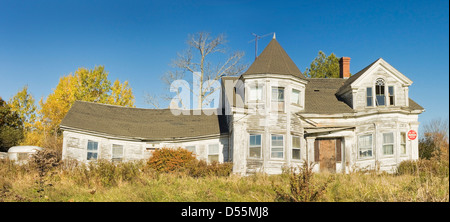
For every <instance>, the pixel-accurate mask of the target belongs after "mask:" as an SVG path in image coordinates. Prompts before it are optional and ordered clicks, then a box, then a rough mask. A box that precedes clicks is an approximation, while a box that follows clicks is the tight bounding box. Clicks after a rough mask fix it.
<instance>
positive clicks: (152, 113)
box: [60, 101, 228, 140]
mask: <svg viewBox="0 0 450 222" xmlns="http://www.w3.org/2000/svg"><path fill="white" fill-rule="evenodd" d="M225 118H226V116H224V115H206V114H203V113H202V114H201V115H174V114H172V112H171V110H170V109H141V108H128V107H121V106H114V105H105V104H97V103H91V102H81V101H76V102H75V103H74V104H73V105H72V108H71V109H70V110H69V112H68V113H67V115H66V116H65V117H64V119H63V120H62V122H61V124H60V126H61V128H62V129H65V128H74V129H79V130H83V131H92V132H96V133H102V134H107V135H111V136H118V137H128V138H135V139H142V140H172V139H175V138H189V137H199V136H210V135H219V134H223V133H228V128H227V124H226V119H225Z"/></svg>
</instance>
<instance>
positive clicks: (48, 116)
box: [24, 66, 134, 151]
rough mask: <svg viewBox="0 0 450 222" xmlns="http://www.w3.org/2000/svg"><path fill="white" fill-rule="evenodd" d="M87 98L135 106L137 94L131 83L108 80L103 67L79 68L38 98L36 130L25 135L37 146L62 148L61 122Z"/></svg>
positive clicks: (100, 101) (97, 101)
mask: <svg viewBox="0 0 450 222" xmlns="http://www.w3.org/2000/svg"><path fill="white" fill-rule="evenodd" d="M76 100H80V101H87V102H96V103H104V104H113V105H121V106H128V107H133V106H134V95H133V93H132V89H131V88H130V87H129V86H128V82H127V81H125V82H124V83H123V84H122V83H120V81H119V80H116V81H115V82H114V84H113V85H111V81H109V80H108V72H106V71H105V69H104V66H96V67H95V68H94V69H86V68H83V67H82V68H78V70H76V71H75V73H74V74H69V75H67V76H63V77H61V78H60V79H59V83H58V85H57V86H56V88H55V89H54V90H53V92H52V93H51V94H50V95H49V96H48V97H47V98H46V99H45V100H44V99H43V98H42V99H41V100H40V101H39V105H40V109H39V110H38V114H39V117H38V118H37V120H36V121H35V124H34V128H35V129H36V132H35V133H34V134H30V135H28V136H26V138H25V140H24V141H25V142H27V143H28V145H38V146H43V147H47V148H54V149H56V150H59V151H60V150H61V148H62V136H61V132H60V130H59V125H60V124H61V121H62V119H63V118H64V117H65V115H66V114H67V112H68V111H69V110H70V108H71V107H72V104H73V103H74V102H75V101H76Z"/></svg>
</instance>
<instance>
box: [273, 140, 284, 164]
mask: <svg viewBox="0 0 450 222" xmlns="http://www.w3.org/2000/svg"><path fill="white" fill-rule="evenodd" d="M271 145H272V146H271V148H270V149H271V152H270V157H271V158H276V159H282V158H283V151H284V147H283V135H272V144H271Z"/></svg>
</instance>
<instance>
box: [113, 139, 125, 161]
mask: <svg viewBox="0 0 450 222" xmlns="http://www.w3.org/2000/svg"><path fill="white" fill-rule="evenodd" d="M114 145H116V146H121V147H122V156H121V157H120V161H119V162H122V161H123V160H124V157H125V149H124V145H123V144H118V143H112V144H111V161H112V162H114V159H118V158H114Z"/></svg>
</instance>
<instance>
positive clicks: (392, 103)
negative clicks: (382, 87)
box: [387, 86, 395, 106]
mask: <svg viewBox="0 0 450 222" xmlns="http://www.w3.org/2000/svg"><path fill="white" fill-rule="evenodd" d="M391 89H392V94H391ZM387 98H388V100H389V102H388V104H389V106H395V87H394V86H388V93H387Z"/></svg>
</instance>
